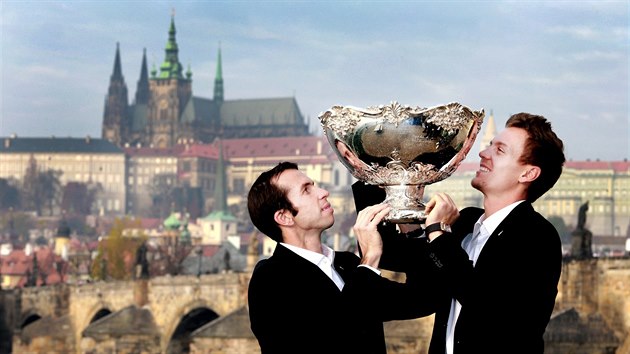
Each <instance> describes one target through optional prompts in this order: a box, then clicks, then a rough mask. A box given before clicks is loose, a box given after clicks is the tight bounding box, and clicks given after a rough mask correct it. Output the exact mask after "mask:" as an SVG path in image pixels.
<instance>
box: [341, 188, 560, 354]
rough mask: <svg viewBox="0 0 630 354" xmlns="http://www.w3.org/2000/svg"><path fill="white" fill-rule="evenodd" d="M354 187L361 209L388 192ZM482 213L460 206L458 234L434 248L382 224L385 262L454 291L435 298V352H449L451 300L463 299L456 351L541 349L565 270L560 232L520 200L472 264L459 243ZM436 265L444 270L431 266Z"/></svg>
mask: <svg viewBox="0 0 630 354" xmlns="http://www.w3.org/2000/svg"><path fill="white" fill-rule="evenodd" d="M353 192H354V197H355V203H356V207H357V210H361V209H363V208H364V207H365V206H367V205H372V204H375V203H379V202H381V201H382V200H383V199H384V196H385V194H384V192H383V191H382V190H381V189H380V188H378V187H375V186H369V185H365V184H363V183H361V182H357V183H355V184H354V185H353ZM482 214H483V209H479V208H465V209H463V210H461V211H460V217H459V218H458V220H457V222H455V224H454V225H453V233H452V234H446V235H444V236H441V237H438V238H437V239H435V240H434V241H433V242H431V243H430V244H429V246H427V245H426V242H422V240H423V239H407V238H405V237H402V236H401V235H399V234H397V233H396V232H395V230H394V229H393V226H391V225H385V226H383V227H382V228H381V230H380V231H381V235H382V238H383V257H382V258H381V264H380V267H382V268H384V269H392V270H396V271H405V272H407V279H408V281H410V282H412V283H414V284H417V285H415V287H416V288H419V287H423V286H424V287H425V288H427V291H431V290H430V289H433V288H434V287H436V286H437V287H438V288H439V289H445V290H446V291H448V292H450V293H449V294H447V295H446V296H439V297H438V299H436V302H435V303H434V305H435V310H436V317H435V322H434V328H433V335H432V339H431V345H430V349H429V353H430V354H444V353H445V346H446V326H447V322H448V316H449V313H450V307H451V300H452V298H453V297H456V298H457V299H458V300H459V301H460V303H461V304H462V310H461V312H460V315H459V318H458V321H457V326H456V328H455V349H454V353H455V354H469V353H470V354H477V353H523V354H525V353H528V354H529V353H542V352H543V345H544V344H543V333H544V331H545V328H546V326H547V323H548V322H549V319H550V316H551V313H552V311H553V307H554V304H555V298H556V295H557V292H558V290H557V285H558V280H559V278H560V271H561V267H562V249H561V243H560V237H559V235H558V232H557V231H556V230H555V228H554V227H553V225H551V223H549V222H548V221H547V220H546V219H545V218H544V217H542V216H541V215H540V214H539V213H537V212H536V211H535V210H534V209H533V207H532V205H531V204H530V203H528V202H523V203H521V204H519V205H518V206H517V207H516V208H514V210H512V212H511V213H510V214H509V215H508V216H507V217H506V218H505V219H504V220H503V222H501V224H500V225H499V226H498V227H497V229H496V230H495V231H494V232H493V234H492V235H491V236H490V238H489V239H488V242H487V243H486V245H485V246H484V248H483V250H482V252H481V253H480V255H479V257H478V259H477V264H476V266H475V267H474V268H473V266H472V262H470V261H469V260H468V255H467V254H466V253H465V251H464V250H463V249H462V248H461V241H462V240H463V239H464V238H465V237H466V236H467V235H468V234H469V233H471V232H472V230H473V227H474V224H475V222H476V221H477V220H478V219H479V217H480V216H481V215H482ZM427 255H428V261H427V259H426V256H427ZM435 264H437V265H440V266H441V267H434V268H432V267H431V266H432V265H435ZM436 269H438V270H439V272H436ZM438 294H444V290H439V291H438Z"/></svg>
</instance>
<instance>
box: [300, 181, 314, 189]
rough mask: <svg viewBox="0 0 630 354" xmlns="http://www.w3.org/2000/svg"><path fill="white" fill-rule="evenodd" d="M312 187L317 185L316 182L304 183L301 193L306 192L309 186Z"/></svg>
mask: <svg viewBox="0 0 630 354" xmlns="http://www.w3.org/2000/svg"><path fill="white" fill-rule="evenodd" d="M312 185H315V182H313V181H308V182H304V183H302V186H301V188H300V191H305V190H306V189H307V188H308V187H309V186H312Z"/></svg>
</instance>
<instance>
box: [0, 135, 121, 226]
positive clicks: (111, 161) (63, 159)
mask: <svg viewBox="0 0 630 354" xmlns="http://www.w3.org/2000/svg"><path fill="white" fill-rule="evenodd" d="M1 139H2V145H1V146H0V178H7V179H10V178H13V179H15V180H18V181H22V180H23V179H24V176H25V174H26V173H27V169H28V166H29V165H31V164H34V165H35V166H37V169H38V170H39V171H42V172H45V171H48V170H58V171H62V172H63V173H62V174H61V176H60V177H59V182H60V183H61V186H64V185H66V184H67V183H68V182H80V183H86V184H94V185H100V187H101V188H102V190H101V192H100V193H97V195H96V200H95V203H96V209H97V210H96V211H97V212H98V213H100V214H110V215H120V214H124V213H125V205H126V200H125V198H126V193H125V176H126V168H125V153H124V151H123V150H122V149H120V148H118V147H117V146H115V145H114V144H112V143H110V142H109V141H107V140H104V139H93V138H90V137H89V136H88V137H85V138H54V137H53V138H20V137H15V136H12V137H4V138H1Z"/></svg>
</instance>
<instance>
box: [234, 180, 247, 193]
mask: <svg viewBox="0 0 630 354" xmlns="http://www.w3.org/2000/svg"><path fill="white" fill-rule="evenodd" d="M233 186H234V193H244V192H245V180H243V179H242V178H235V179H234V183H233Z"/></svg>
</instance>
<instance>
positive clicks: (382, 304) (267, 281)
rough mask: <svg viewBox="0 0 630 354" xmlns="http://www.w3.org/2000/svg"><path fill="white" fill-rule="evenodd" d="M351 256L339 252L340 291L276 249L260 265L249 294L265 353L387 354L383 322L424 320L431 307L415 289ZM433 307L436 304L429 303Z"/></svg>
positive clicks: (253, 321) (315, 270)
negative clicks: (341, 285)
mask: <svg viewBox="0 0 630 354" xmlns="http://www.w3.org/2000/svg"><path fill="white" fill-rule="evenodd" d="M359 261H360V260H359V258H358V257H357V256H356V255H355V254H353V253H350V252H335V262H334V266H335V269H336V270H337V272H338V273H339V275H340V276H341V277H342V278H343V279H344V282H345V286H344V288H343V291H340V290H339V289H338V288H337V287H336V285H335V284H334V283H333V281H332V280H330V278H328V277H327V276H326V275H325V274H324V273H323V272H322V271H321V270H320V269H319V268H318V267H317V266H315V265H314V264H313V263H311V262H309V261H307V260H305V259H304V258H302V257H300V256H298V255H297V254H295V253H294V252H292V251H291V250H289V249H287V248H286V247H284V246H282V245H281V244H278V245H277V246H276V249H275V251H274V254H273V255H272V256H271V257H270V258H268V259H266V260H261V261H259V262H258V263H257V265H256V267H255V269H254V272H253V274H252V278H251V280H250V284H249V290H248V303H249V316H250V321H251V329H252V331H253V332H254V335H255V336H256V338H257V339H258V342H259V344H260V347H261V350H262V353H264V354H269V353H344V354H345V353H379V354H382V353H385V352H386V349H385V339H384V334H383V321H386V320H392V319H409V318H415V317H420V316H424V315H427V314H430V313H432V312H433V311H434V309H433V308H428V307H422V306H416V307H414V308H411V307H410V306H409V304H411V303H415V302H418V301H419V300H422V296H426V298H427V299H428V297H430V296H433V295H431V294H427V295H422V294H419V293H418V292H416V291H415V290H414V289H412V288H411V287H409V286H407V285H405V284H401V283H397V282H393V281H389V280H387V279H385V278H382V277H381V276H379V275H378V274H376V273H375V272H373V271H372V270H370V269H368V268H365V267H358V265H359ZM425 302H426V303H434V300H431V301H428V300H427V301H425Z"/></svg>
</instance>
